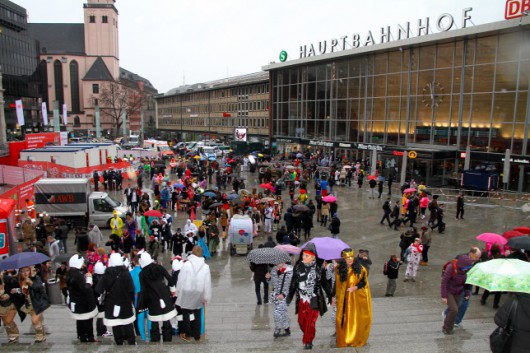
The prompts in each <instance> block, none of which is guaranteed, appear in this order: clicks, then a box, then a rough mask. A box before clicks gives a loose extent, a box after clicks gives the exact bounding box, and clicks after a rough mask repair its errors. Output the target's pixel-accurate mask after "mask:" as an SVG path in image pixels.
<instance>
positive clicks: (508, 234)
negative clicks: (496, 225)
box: [502, 230, 524, 240]
mask: <svg viewBox="0 0 530 353" xmlns="http://www.w3.org/2000/svg"><path fill="white" fill-rule="evenodd" d="M523 235H524V233H521V232H518V231H516V230H507V231H506V232H504V233H502V236H503V237H505V238H506V240H510V239H512V238H515V237H520V236H523Z"/></svg>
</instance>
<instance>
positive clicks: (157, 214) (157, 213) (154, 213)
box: [144, 210, 162, 218]
mask: <svg viewBox="0 0 530 353" xmlns="http://www.w3.org/2000/svg"><path fill="white" fill-rule="evenodd" d="M144 216H147V217H159V218H160V217H162V213H161V212H160V211H158V210H149V211H147V212H144Z"/></svg>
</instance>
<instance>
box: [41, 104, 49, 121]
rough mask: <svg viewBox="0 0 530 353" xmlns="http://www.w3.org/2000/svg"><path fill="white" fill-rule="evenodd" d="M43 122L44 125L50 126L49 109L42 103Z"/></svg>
mask: <svg viewBox="0 0 530 353" xmlns="http://www.w3.org/2000/svg"><path fill="white" fill-rule="evenodd" d="M42 121H43V122H44V125H48V108H47V107H46V102H42Z"/></svg>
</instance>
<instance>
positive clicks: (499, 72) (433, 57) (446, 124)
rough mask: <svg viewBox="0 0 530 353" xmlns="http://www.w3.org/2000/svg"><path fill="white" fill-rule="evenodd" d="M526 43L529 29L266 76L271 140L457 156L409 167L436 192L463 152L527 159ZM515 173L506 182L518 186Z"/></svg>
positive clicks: (529, 57) (529, 48)
mask: <svg viewBox="0 0 530 353" xmlns="http://www.w3.org/2000/svg"><path fill="white" fill-rule="evenodd" d="M529 43H530V27H529V26H528V25H527V26H518V27H515V26H514V27H513V28H510V29H508V30H503V31H496V32H493V33H488V32H484V33H479V34H475V35H473V36H465V37H464V36H462V37H458V36H455V37H453V38H451V39H445V40H439V41H430V42H429V41H425V42H423V43H421V44H417V45H409V46H407V47H397V46H396V47H395V48H392V49H387V50H377V46H375V47H374V50H373V51H371V52H367V53H364V54H359V55H355V54H352V55H351V56H343V57H341V58H337V59H333V60H326V59H322V60H320V61H316V62H311V63H308V64H303V63H302V64H298V65H293V66H289V67H280V68H278V69H274V68H271V69H270V71H271V81H272V113H271V114H272V121H273V127H272V129H273V136H277V137H296V138H302V139H315V140H320V141H332V142H358V143H359V142H362V143H367V144H377V145H381V146H383V147H384V149H385V150H392V149H395V148H399V147H408V146H414V147H415V148H416V149H420V150H421V148H422V147H425V148H426V149H430V150H436V151H455V153H454V157H453V158H447V160H444V161H440V160H437V159H436V158H431V160H423V161H422V160H418V161H417V168H418V170H417V171H416V172H417V173H418V174H419V175H418V178H423V180H425V179H429V178H431V179H432V180H435V179H436V178H438V179H443V180H439V183H440V184H446V183H447V179H448V177H449V176H450V175H454V173H455V172H457V171H458V170H459V169H460V170H461V167H462V164H463V161H461V160H460V156H459V153H458V152H459V151H465V150H466V148H467V146H470V148H471V150H472V151H477V152H479V151H481V152H488V154H499V156H500V155H503V154H504V153H505V150H506V149H507V148H509V149H511V153H512V154H514V155H518V156H528V154H529V151H528V150H529V148H528V138H529V128H528V125H529V123H530V103H529V96H528V82H529V78H530V44H529ZM354 154H357V155H358V151H354ZM383 155H384V153H383ZM498 159H499V161H500V158H498ZM480 162H481V161H480V160H478V159H477V160H475V161H474V163H480ZM422 163H423V164H422ZM520 167H524V164H523V165H521V166H515V167H514V168H515V169H516V170H514V173H512V174H514V178H519V177H523V178H525V176H524V174H525V172H524V168H522V169H521V168H520ZM527 169H530V168H529V167H527ZM501 170H502V168H501ZM525 179H526V181H525V182H523V183H522V189H527V188H528V174H527V175H526V178H525ZM514 182H515V179H514ZM515 184H516V185H512V186H511V187H510V188H514V189H518V188H519V187H520V186H521V185H520V184H521V183H519V182H518V181H517V182H515Z"/></svg>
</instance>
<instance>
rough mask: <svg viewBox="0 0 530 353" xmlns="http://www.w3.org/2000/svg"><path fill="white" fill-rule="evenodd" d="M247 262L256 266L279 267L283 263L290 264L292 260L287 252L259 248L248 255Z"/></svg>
mask: <svg viewBox="0 0 530 353" xmlns="http://www.w3.org/2000/svg"><path fill="white" fill-rule="evenodd" d="M247 261H248V262H252V263H255V264H256V265H265V264H270V265H277V264H281V263H283V262H289V261H291V259H290V257H289V254H288V253H287V252H285V251H282V250H279V249H275V248H259V249H254V250H252V251H251V252H249V253H248V255H247Z"/></svg>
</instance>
